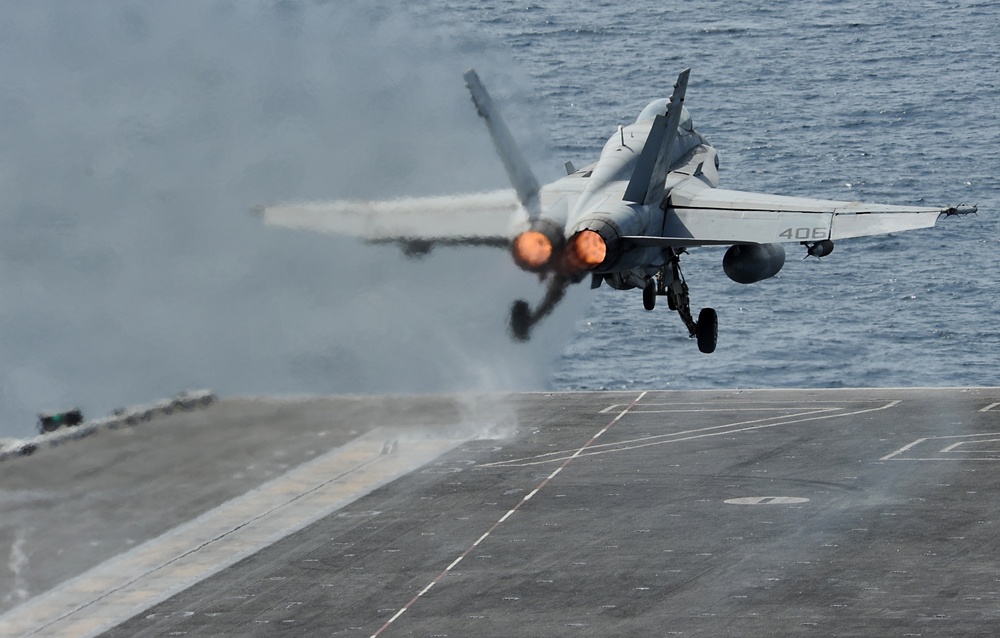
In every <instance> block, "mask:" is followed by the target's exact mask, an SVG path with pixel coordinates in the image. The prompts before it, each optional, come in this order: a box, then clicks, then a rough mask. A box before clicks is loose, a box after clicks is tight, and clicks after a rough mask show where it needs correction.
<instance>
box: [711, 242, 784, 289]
mask: <svg viewBox="0 0 1000 638" xmlns="http://www.w3.org/2000/svg"><path fill="white" fill-rule="evenodd" d="M784 265H785V248H784V247H783V246H782V245H781V244H737V245H735V246H730V248H729V250H727V251H726V254H725V256H724V257H723V258H722V269H723V270H725V271H726V276H727V277H729V278H730V279H732V280H733V281H735V282H736V283H740V284H752V283H756V282H758V281H763V280H764V279H767V278H768V277H774V276H775V275H777V274H778V271H779V270H781V267H782V266H784Z"/></svg>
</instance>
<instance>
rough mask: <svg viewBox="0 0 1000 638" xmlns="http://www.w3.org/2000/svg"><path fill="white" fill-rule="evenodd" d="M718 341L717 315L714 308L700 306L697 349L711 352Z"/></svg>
mask: <svg viewBox="0 0 1000 638" xmlns="http://www.w3.org/2000/svg"><path fill="white" fill-rule="evenodd" d="M718 341H719V315H718V314H716V312H715V309H714V308H702V309H701V312H700V313H698V349H699V350H701V351H702V352H704V353H705V354H712V353H713V352H715V346H716V344H717V343H718Z"/></svg>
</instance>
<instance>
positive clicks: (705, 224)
mask: <svg viewBox="0 0 1000 638" xmlns="http://www.w3.org/2000/svg"><path fill="white" fill-rule="evenodd" d="M955 212H956V209H952V208H936V207H933V206H896V205H891V204H866V203H861V202H844V201H831V200H823V199H811V198H806V197H785V196H781V195H768V194H764V193H750V192H745V191H735V190H725V189H718V188H711V187H709V186H707V185H706V184H704V183H703V182H700V181H694V180H692V181H689V182H687V183H683V184H680V185H678V186H677V187H675V188H674V189H672V190H671V191H670V196H669V199H668V201H667V216H666V221H665V223H664V229H663V235H664V236H663V237H627V238H626V239H627V240H629V241H630V242H632V243H633V244H636V245H645V246H661V245H662V246H699V245H713V244H716V245H723V244H736V243H752V244H767V243H780V242H816V241H822V240H824V239H831V240H837V239H847V238H851V237H863V236H866V235H881V234H885V233H894V232H900V231H904V230H915V229H918V228H929V227H931V226H934V224H935V223H936V222H937V219H938V217H939V216H940V215H942V214H951V213H955Z"/></svg>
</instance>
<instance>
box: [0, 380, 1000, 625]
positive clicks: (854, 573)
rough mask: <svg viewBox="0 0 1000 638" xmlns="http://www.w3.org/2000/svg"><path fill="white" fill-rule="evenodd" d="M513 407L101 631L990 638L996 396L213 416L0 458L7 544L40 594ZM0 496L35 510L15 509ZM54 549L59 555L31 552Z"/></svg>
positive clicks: (861, 395)
mask: <svg viewBox="0 0 1000 638" xmlns="http://www.w3.org/2000/svg"><path fill="white" fill-rule="evenodd" d="M637 399H638V400H637ZM515 413H516V418H517V422H518V426H517V428H516V433H514V434H513V435H512V436H509V437H506V438H487V439H478V440H469V441H468V442H466V443H461V444H458V446H457V447H455V448H454V449H453V450H452V451H450V452H447V453H445V454H443V455H442V456H440V457H439V458H438V459H437V460H435V461H432V462H431V463H429V464H427V465H425V466H423V468H422V469H418V470H416V471H414V472H412V473H411V474H409V475H407V476H406V477H405V478H403V479H401V480H397V481H395V482H392V483H390V484H387V485H384V486H382V487H379V488H378V489H376V490H375V491H373V492H370V493H368V494H367V495H365V496H361V497H360V498H359V499H358V500H356V501H354V502H352V503H350V504H349V505H346V506H345V507H343V508H342V509H339V510H337V511H335V512H333V513H332V514H330V515H329V516H326V517H324V518H322V519H320V520H318V521H316V522H315V523H313V524H311V525H309V526H307V527H305V528H303V529H301V530H300V531H297V532H294V533H292V534H291V535H289V536H287V537H285V538H282V539H280V540H277V541H276V542H274V543H273V544H272V545H270V546H269V547H266V548H265V549H263V550H261V551H258V552H256V553H254V554H252V555H250V556H249V557H247V558H244V559H243V560H241V561H239V562H237V563H236V564H234V565H232V566H231V567H228V568H225V569H224V570H222V571H221V572H218V573H217V574H215V575H214V576H210V577H207V578H205V579H203V580H201V581H200V582H195V583H193V584H190V586H189V587H188V588H187V589H185V590H184V591H182V592H181V593H179V594H177V595H175V596H173V597H172V598H169V599H167V600H166V601H164V602H161V603H159V604H157V605H156V606H154V607H151V608H149V609H144V610H142V611H140V612H137V613H134V614H132V616H133V617H132V618H131V619H129V620H127V621H125V622H123V623H122V624H121V625H119V626H118V627H117V628H115V629H113V630H111V631H109V632H108V633H107V635H110V636H154V635H155V636H158V635H167V634H170V633H172V632H184V633H185V635H203V636H204V635H219V634H222V633H228V634H230V635H261V636H263V635H272V634H274V633H276V632H278V631H282V630H285V631H289V632H291V633H293V634H295V635H341V634H344V635H358V636H372V635H376V634H379V635H384V636H393V635H411V634H412V635H453V636H455V635H469V634H471V633H475V634H477V635H481V636H493V635H496V636H501V635H503V636H508V635H526V634H532V635H541V634H555V635H636V634H639V633H646V634H649V633H655V634H656V635H687V636H691V635H714V636H742V635H802V634H813V635H852V636H884V635H905V634H923V635H945V634H946V635H991V633H992V631H993V625H994V623H995V621H996V619H997V617H998V616H1000V605H998V601H1000V586H998V584H997V574H998V573H1000V560H998V559H997V540H996V539H997V537H998V531H1000V530H998V526H1000V521H998V517H997V510H996V506H995V504H994V499H993V496H994V495H995V494H996V491H997V488H998V480H997V479H998V472H997V465H996V464H997V462H1000V441H995V440H994V439H998V440H1000V435H996V432H997V430H998V429H1000V389H971V390H958V389H931V390H920V389H906V390H897V389H884V390H796V391H763V390H755V391H744V392H738V391H704V392H649V393H644V394H642V395H641V398H640V393H638V392H636V393H558V394H528V395H516V396H512V397H509V398H507V399H504V400H501V399H500V398H496V397H495V398H493V399H491V400H490V401H481V400H480V401H473V400H471V399H468V398H464V399H461V400H460V401H456V400H455V399H453V398H449V397H425V398H421V399H412V398H380V399H322V400H314V401H309V400H303V401H296V402H268V401H246V400H226V401H222V402H220V404H218V405H216V406H213V407H211V408H208V409H207V410H205V411H203V412H199V413H191V414H186V415H173V416H171V417H167V418H166V419H165V420H163V421H162V422H161V423H158V424H155V425H154V424H148V425H146V426H143V427H142V428H136V429H134V430H132V432H133V434H132V435H131V436H127V435H122V436H118V434H117V433H115V436H104V435H103V434H102V435H101V436H98V437H89V438H88V439H85V440H82V441H79V442H78V443H77V444H76V445H75V446H65V447H61V448H59V449H57V450H53V451H51V453H49V454H46V455H44V456H43V455H39V456H37V457H28V458H21V459H15V460H14V461H11V462H5V463H3V464H0V472H2V473H3V474H2V477H3V486H4V490H5V504H4V506H3V507H4V517H3V524H4V526H5V529H7V530H10V529H11V528H13V527H14V526H12V525H9V524H8V523H7V521H8V520H12V519H10V518H9V517H8V514H9V513H12V512H13V513H15V514H17V515H18V516H19V517H20V518H19V519H18V520H21V521H23V524H25V525H29V524H30V525H33V526H35V527H34V529H35V530H36V531H38V530H45V531H44V533H42V534H41V535H40V536H36V535H35V534H29V535H28V536H27V538H28V539H30V541H29V540H25V541H22V543H23V547H30V548H31V550H30V551H29V552H27V553H28V554H29V555H28V560H27V561H26V563H25V565H24V566H23V569H22V575H21V578H22V579H23V581H22V582H24V583H29V584H30V595H35V594H38V593H40V588H42V587H43V586H46V584H47V583H50V582H52V581H57V580H58V579H59V578H65V577H68V576H70V575H75V574H78V573H80V572H83V571H84V570H85V569H88V568H90V567H94V566H96V565H98V564H99V563H102V562H103V561H104V560H105V559H106V558H107V557H110V556H113V555H114V553H115V552H114V550H113V548H112V547H111V546H115V545H117V546H118V547H119V548H120V549H125V546H124V545H123V544H122V543H123V541H122V540H120V539H122V538H124V537H126V536H127V537H129V538H132V540H133V541H136V542H138V541H142V540H146V539H148V538H152V537H153V536H155V535H156V534H159V533H161V532H162V531H164V530H169V529H170V528H172V527H174V526H177V525H180V524H183V523H190V522H191V521H192V519H193V518H194V517H195V516H196V515H197V514H198V513H201V512H206V511H210V510H212V511H214V510H215V509H216V508H217V506H218V505H219V504H220V503H221V502H222V501H224V500H226V499H227V498H231V497H233V496H238V495H240V494H242V493H243V492H245V491H247V490H248V489H249V488H250V487H253V486H255V485H260V484H261V483H263V482H264V481H265V480H268V479H277V480H281V478H282V475H284V476H289V475H288V474H284V472H285V471H286V470H288V469H290V468H292V467H293V466H295V465H296V464H298V463H301V462H303V461H307V460H308V459H310V458H312V457H313V456H315V455H317V454H320V453H321V452H322V453H325V452H327V451H330V450H335V448H337V447H338V446H345V445H346V444H347V443H348V442H349V441H351V440H352V439H355V438H356V437H359V436H361V435H362V434H364V433H365V432H366V431H368V430H370V429H372V428H374V427H381V428H394V432H395V433H396V434H395V435H393V436H391V437H387V442H389V443H390V446H389V449H388V450H387V452H388V453H389V455H390V456H391V455H405V454H407V447H408V446H409V444H408V443H407V442H406V441H407V440H410V441H417V440H421V437H423V438H426V437H427V436H429V435H431V434H433V435H434V436H442V435H443V436H450V437H452V438H463V437H473V438H474V437H475V435H476V434H477V433H481V432H477V431H478V430H483V431H485V430H491V431H492V432H494V433H496V432H499V431H500V430H501V429H502V428H503V427H505V426H507V425H508V424H509V423H510V421H509V418H510V417H511V416H512V415H513V414H515ZM418 431H419V432H421V433H423V434H421V436H420V437H417V436H415V435H416V434H417V432H418ZM319 432H327V433H328V434H327V435H326V436H319ZM404 433H405V435H404ZM407 436H409V439H407V438H406V437H407ZM487 436H496V434H492V435H491V434H488V435H487ZM595 437H596V438H595ZM181 441H183V442H184V443H183V444H182V443H180V442H181ZM393 442H395V445H394V446H393V445H392V443H393ZM85 446H86V447H85ZM230 446H231V447H232V448H233V450H232V453H229V449H228V447H230ZM74 448H75V449H74ZM71 449H73V451H74V453H73V454H72V455H69V454H68V452H69V451H70V450H71ZM279 449H280V450H284V453H283V454H282V455H280V460H276V457H278V454H277V450H279ZM63 450H65V451H67V456H66V458H64V459H61V462H57V459H56V454H57V453H61V452H62V451H63ZM212 450H214V453H213V452H212ZM222 450H226V452H225V453H221V451H222ZM209 459H213V460H214V462H208V461H209ZM248 465H254V466H255V467H258V468H259V469H258V471H257V473H256V474H254V476H253V477H252V478H250V477H248V478H239V479H238V478H235V477H234V475H235V474H237V473H239V472H240V471H243V472H245V471H246V468H247V467H248ZM84 466H86V467H84ZM141 466H145V470H143V469H142V467H141ZM172 467H181V468H183V470H172V469H169V468H172ZM236 467H240V468H244V469H243V470H240V471H237V470H236V469H235V468H236ZM144 472H145V473H144ZM185 475H187V479H184V478H183V477H184V476H185ZM265 475H266V476H265ZM12 482H13V483H12ZM33 482H34V483H35V485H36V487H33V488H32V487H30V486H31V485H32V483H33ZM67 482H69V483H71V484H72V485H73V490H72V491H70V490H69V488H65V487H64V488H59V487H58V486H59V485H66V483H67ZM12 484H17V485H20V486H21V487H20V488H19V489H21V490H27V491H30V490H32V489H35V490H38V491H39V493H45V494H48V495H49V496H48V499H47V500H40V501H39V502H40V503H41V504H39V505H35V506H34V507H31V506H29V505H28V498H27V494H25V495H24V498H23V499H22V501H21V502H20V503H19V504H13V505H12V504H11V501H10V497H9V493H10V490H11V488H10V487H9V486H10V485H12ZM157 484H159V485H160V488H159V489H151V488H150V486H151V485H157ZM197 485H200V486H201V487H195V486H197ZM167 486H170V487H169V488H168V487H167ZM112 493H117V494H132V495H133V496H132V497H131V498H130V499H129V500H127V505H128V507H129V509H128V510H126V511H125V512H123V513H118V514H116V513H115V512H116V511H117V510H116V502H115V499H113V498H108V495H109V494H112ZM140 494H142V496H140ZM80 500H89V501H90V502H91V504H92V506H91V507H87V508H84V507H82V506H81V505H80V503H79V501H80ZM46 511H47V512H48V513H47V514H46ZM67 512H70V513H71V515H68V514H66V513H67ZM130 512H131V516H129V513H130ZM45 516H49V517H50V518H45ZM88 516H89V517H92V518H88ZM33 517H34V518H33ZM116 517H120V518H116ZM77 519H79V520H78V521H77ZM54 520H64V521H65V520H71V521H76V523H74V524H71V525H67V526H66V529H64V530H62V533H63V536H61V537H57V532H58V530H54V529H51V528H48V527H46V524H51V522H52V521H54ZM196 520H201V519H196ZM46 521H48V523H46ZM102 521H103V522H102ZM77 524H78V525H80V527H79V528H78V527H76V525H77ZM55 527H58V526H55ZM140 528H141V529H142V530H145V531H144V532H142V533H139V532H138V531H134V530H138V529H140ZM126 530H127V533H126ZM15 531H16V530H15ZM5 533H6V534H8V535H9V534H11V533H15V532H12V531H5ZM143 534H145V536H143ZM95 537H103V538H106V543H104V544H100V545H98V546H97V547H98V548H99V550H100V551H99V552H98V553H99V554H100V555H99V556H94V557H91V558H90V559H89V560H85V559H84V558H83V556H84V555H85V554H86V553H87V551H88V548H89V547H90V546H91V541H92V540H93V538H95ZM4 541H5V543H11V542H13V541H12V540H11V539H7V538H5V539H4ZM29 542H30V543H34V544H33V545H28V543H29ZM56 543H61V544H62V545H63V546H62V549H63V550H64V554H65V553H66V552H69V554H70V555H71V556H77V558H76V559H74V562H72V564H68V563H67V564H63V563H62V562H61V561H54V562H51V563H46V562H45V561H44V560H42V556H44V554H45V553H46V552H53V551H56V548H57V547H59V545H56ZM74 548H75V549H74ZM56 565H63V567H62V569H63V571H62V572H60V568H59V567H56ZM36 570H38V572H37V574H38V575H36ZM0 582H2V583H3V586H4V590H3V595H5V596H6V595H7V594H8V592H10V591H12V590H13V589H14V583H13V582H12V579H11V577H10V574H9V573H4V574H3V580H2V581H0ZM35 583H37V584H35ZM36 588H39V589H36ZM418 594H419V595H418ZM404 610H405V611H404ZM390 619H394V620H393V622H392V623H391V624H388V625H387V623H388V621H389V620H390Z"/></svg>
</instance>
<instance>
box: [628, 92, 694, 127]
mask: <svg viewBox="0 0 1000 638" xmlns="http://www.w3.org/2000/svg"><path fill="white" fill-rule="evenodd" d="M669 103H670V100H669V99H668V98H660V99H659V100H653V101H652V102H650V103H649V104H648V105H647V106H646V108H644V109H642V113H639V117H637V118H635V121H636V123H639V122H643V121H645V120H651V119H653V118H654V117H656V116H657V115H663V114H664V113H666V112H667V104H669ZM678 126H679V127H680V129H681V130H682V131H688V132H690V131H693V130H694V122H692V121H691V113H689V112H688V110H687V108H685V107H683V106H682V107H681V120H680V124H678Z"/></svg>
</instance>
